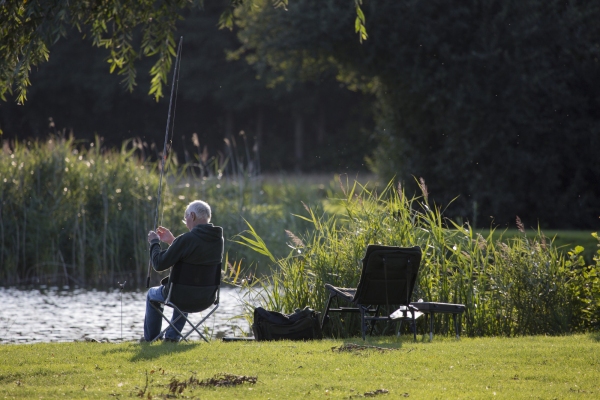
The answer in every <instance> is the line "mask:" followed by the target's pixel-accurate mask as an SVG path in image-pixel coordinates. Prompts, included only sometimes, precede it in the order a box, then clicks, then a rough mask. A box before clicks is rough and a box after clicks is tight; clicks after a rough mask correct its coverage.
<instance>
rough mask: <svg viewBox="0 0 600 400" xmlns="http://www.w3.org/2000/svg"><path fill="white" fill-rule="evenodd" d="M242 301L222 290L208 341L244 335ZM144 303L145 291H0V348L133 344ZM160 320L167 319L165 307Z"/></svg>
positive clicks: (140, 328) (237, 294)
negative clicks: (89, 341) (93, 342)
mask: <svg viewBox="0 0 600 400" xmlns="http://www.w3.org/2000/svg"><path fill="white" fill-rule="evenodd" d="M121 296H122V298H121ZM242 296H243V293H241V292H240V291H239V290H238V289H234V288H229V287H222V288H221V297H220V304H219V309H218V310H217V311H216V312H215V313H214V314H213V316H211V317H210V318H209V320H208V323H207V324H206V326H207V327H208V328H209V331H212V337H213V338H215V337H223V336H242V333H241V332H242V331H244V332H249V326H248V323H247V322H246V321H245V320H244V319H241V318H235V317H236V316H239V315H241V314H242V312H243V305H242V301H241V298H242ZM121 300H122V301H121ZM145 300H146V291H138V292H123V293H122V294H121V293H120V292H119V291H118V290H115V291H101V290H85V289H74V290H62V289H59V288H55V287H52V288H47V289H33V290H21V289H15V288H0V304H2V312H1V314H0V343H39V342H65V341H74V340H86V339H96V340H109V341H120V340H137V339H139V338H140V337H141V336H142V335H143V331H144V312H145ZM121 307H122V309H121ZM165 314H166V315H167V316H170V309H169V308H168V307H167V308H166V312H165ZM121 318H122V324H121ZM190 319H192V321H194V320H196V321H197V320H199V319H198V316H197V315H195V316H194V315H193V316H192V317H191V318H190ZM166 325H167V323H166V322H164V323H163V328H164V327H166ZM192 337H193V338H194V340H196V339H198V335H197V334H194V335H192Z"/></svg>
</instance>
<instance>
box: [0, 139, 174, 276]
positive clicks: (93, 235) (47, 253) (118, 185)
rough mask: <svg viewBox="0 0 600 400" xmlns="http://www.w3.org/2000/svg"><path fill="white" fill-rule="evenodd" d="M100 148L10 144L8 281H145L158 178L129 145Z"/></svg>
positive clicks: (1, 191)
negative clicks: (131, 278) (130, 276)
mask: <svg viewBox="0 0 600 400" xmlns="http://www.w3.org/2000/svg"><path fill="white" fill-rule="evenodd" d="M100 147H101V146H100V140H96V142H95V143H91V144H90V145H89V146H84V145H83V144H81V143H76V142H75V140H74V139H72V138H64V137H60V136H55V137H52V138H50V139H48V140H47V141H44V142H33V143H30V144H28V145H24V144H21V143H18V142H17V143H14V144H13V146H12V148H11V147H9V146H8V145H6V144H5V146H4V148H3V154H2V158H1V159H0V242H1V250H0V265H2V267H1V268H0V277H1V279H2V281H3V282H5V283H6V284H19V283H35V282H40V281H44V280H52V281H57V280H60V279H59V278H61V279H62V280H63V281H64V283H65V284H78V285H86V284H102V283H109V282H111V283H112V282H114V281H115V280H116V279H118V278H119V277H120V276H122V275H123V274H125V273H128V274H131V273H132V271H131V270H129V269H130V268H131V267H133V274H134V275H135V276H136V277H137V278H138V279H139V278H140V277H141V276H142V275H143V265H144V262H145V260H146V256H145V254H146V251H142V250H140V249H144V246H143V243H144V240H145V235H144V230H145V228H146V227H148V226H150V225H151V221H152V214H153V213H152V209H153V198H154V196H155V193H156V188H157V185H158V178H157V175H156V174H155V173H153V171H152V170H151V169H152V168H151V167H150V166H149V165H147V164H144V163H141V162H139V161H138V160H137V158H136V157H134V156H133V152H134V150H135V149H134V148H131V147H130V146H128V142H126V143H124V145H123V147H122V148H121V150H120V151H103V150H101V148H100ZM166 198H167V199H169V193H167V194H166ZM167 203H168V201H167ZM167 208H168V206H167ZM132 244H133V245H132Z"/></svg>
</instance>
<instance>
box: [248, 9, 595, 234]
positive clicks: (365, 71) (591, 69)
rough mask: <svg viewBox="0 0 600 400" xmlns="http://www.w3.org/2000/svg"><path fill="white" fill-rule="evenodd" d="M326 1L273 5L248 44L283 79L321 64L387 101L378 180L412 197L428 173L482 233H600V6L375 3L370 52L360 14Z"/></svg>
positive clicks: (379, 130)
mask: <svg viewBox="0 0 600 400" xmlns="http://www.w3.org/2000/svg"><path fill="white" fill-rule="evenodd" d="M325 3H326V6H325V5H324V3H319V4H314V3H313V2H310V1H297V2H293V3H291V4H290V6H289V11H288V12H287V13H277V12H274V11H273V10H271V9H269V8H263V9H262V10H261V13H254V14H252V15H250V16H248V17H246V18H245V21H247V22H246V23H245V25H243V28H244V29H243V30H242V32H241V35H242V37H243V38H244V40H247V41H248V43H246V44H245V47H246V49H247V51H248V52H254V53H255V55H254V57H256V58H258V59H260V60H263V62H264V64H266V66H265V67H263V68H267V69H269V70H270V71H271V73H273V74H277V75H279V76H281V77H282V79H283V80H286V79H287V78H286V76H287V74H288V71H290V70H292V71H293V70H294V69H295V66H290V62H289V61H286V62H282V60H294V59H297V58H300V59H302V60H305V59H307V56H305V55H304V54H308V55H309V57H308V58H310V57H312V58H315V59H318V60H330V61H331V63H332V64H333V65H335V66H336V68H337V69H338V71H339V75H338V78H339V79H340V80H341V81H342V82H344V83H346V84H347V85H356V86H358V87H361V88H362V89H363V91H365V92H372V93H375V95H376V99H377V100H376V102H375V103H374V115H375V118H376V124H377V127H376V129H375V137H376V138H377V142H378V146H377V149H376V151H375V152H374V153H372V154H371V155H370V156H369V158H370V160H371V165H372V167H373V168H374V170H375V171H376V172H378V173H379V174H380V175H381V176H383V177H388V178H389V177H392V176H396V177H397V178H399V179H400V181H402V182H403V183H404V184H405V185H406V186H408V187H409V188H411V190H412V189H416V182H415V180H414V179H413V176H414V177H417V178H418V177H423V178H424V179H425V180H426V181H427V185H428V188H429V193H430V196H431V197H432V198H433V199H434V200H435V201H436V202H437V203H438V204H443V205H447V204H449V203H450V201H451V200H452V199H453V198H454V197H455V196H459V197H458V198H457V199H456V200H455V201H454V202H453V203H452V204H451V205H450V207H449V209H448V210H447V215H448V214H450V215H452V216H461V217H463V218H467V219H468V220H470V222H471V223H474V224H477V225H480V226H481V225H489V224H490V222H492V221H494V223H496V224H503V225H504V224H506V223H508V222H512V221H514V218H515V215H519V216H520V217H521V219H522V220H524V221H526V223H527V224H529V225H530V226H536V225H537V223H538V222H539V223H540V225H541V226H542V227H549V226H551V227H556V228H558V227H560V228H567V227H580V228H590V229H592V228H596V227H598V225H599V224H600V204H599V202H598V198H600V185H599V184H598V182H599V180H600V162H599V161H598V157H597V155H598V150H599V149H600V136H599V133H600V112H599V111H600V97H599V96H598V92H597V88H598V87H600V63H599V61H598V58H599V57H600V25H599V24H597V23H596V21H597V20H598V18H599V17H600V5H599V4H598V3H591V2H580V1H567V2H565V1H549V2H548V1H543V2H542V1H538V0H524V1H495V0H472V1H467V2H456V1H452V2H448V1H437V0H433V1H394V2H375V1H369V2H365V7H364V10H365V14H366V16H367V31H368V33H369V39H368V40H367V41H366V42H364V43H362V44H359V43H357V41H356V40H354V41H353V40H352V35H353V32H350V31H348V30H347V29H345V27H346V26H347V24H348V23H349V22H351V21H352V19H353V12H352V10H351V8H350V7H348V4H347V3H346V2H344V1H334V0H332V1H327V2H325ZM283 27H285V29H283ZM299 54H302V56H301V57H298V55H299ZM313 64H314V63H313ZM294 75H296V73H294Z"/></svg>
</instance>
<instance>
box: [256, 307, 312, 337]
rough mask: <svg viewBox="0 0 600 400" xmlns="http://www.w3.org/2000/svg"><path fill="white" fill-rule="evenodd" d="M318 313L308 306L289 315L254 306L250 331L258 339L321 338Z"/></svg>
mask: <svg viewBox="0 0 600 400" xmlns="http://www.w3.org/2000/svg"><path fill="white" fill-rule="evenodd" d="M320 314H321V313H320V312H316V311H314V310H311V309H310V308H308V307H306V308H304V309H303V310H300V309H296V312H295V313H293V314H289V315H285V314H282V313H279V312H277V311H268V310H265V309H264V308H262V307H256V308H255V309H254V323H253V324H252V332H254V337H255V338H256V340H259V341H261V340H285V339H287V340H312V339H322V338H323V335H322V333H321V323H320V321H319V315H320Z"/></svg>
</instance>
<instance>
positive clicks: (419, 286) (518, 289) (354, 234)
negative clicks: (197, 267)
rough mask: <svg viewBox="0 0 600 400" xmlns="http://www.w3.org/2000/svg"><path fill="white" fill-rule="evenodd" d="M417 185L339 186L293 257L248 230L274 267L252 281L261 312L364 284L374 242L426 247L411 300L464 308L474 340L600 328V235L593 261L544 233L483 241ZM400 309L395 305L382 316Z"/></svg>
mask: <svg viewBox="0 0 600 400" xmlns="http://www.w3.org/2000/svg"><path fill="white" fill-rule="evenodd" d="M420 183H421V189H422V196H420V197H412V198H409V197H407V196H406V194H405V193H404V192H403V191H402V190H401V188H395V187H394V184H393V182H390V183H389V184H388V186H387V187H386V188H385V189H383V190H381V188H379V189H378V190H377V191H375V190H372V189H369V188H365V187H363V186H361V185H360V184H359V183H357V182H354V183H349V182H346V183H345V184H344V183H342V182H340V184H341V188H342V191H343V193H344V196H343V197H341V198H338V199H335V198H329V199H327V201H325V202H324V203H323V204H324V206H323V208H324V209H325V212H323V211H321V210H320V209H319V207H306V209H305V210H302V211H303V213H302V214H301V215H299V216H298V218H299V219H302V220H304V221H305V222H309V223H310V224H311V225H312V226H311V229H309V230H307V231H306V232H305V233H302V232H300V233H299V232H296V233H292V232H290V233H289V238H288V242H289V245H290V247H292V248H293V249H294V251H293V252H290V253H289V254H288V256H287V257H283V258H277V257H275V256H274V255H272V254H271V253H272V252H269V248H268V245H266V244H265V243H264V241H262V240H261V231H260V230H259V229H255V228H254V227H252V226H249V229H248V230H247V231H246V232H244V233H242V234H240V235H239V236H238V238H239V242H240V243H243V244H245V245H246V246H248V247H249V248H252V249H254V250H256V251H257V252H258V253H261V254H265V255H269V258H270V260H271V262H272V266H273V268H272V271H271V274H270V275H268V276H265V277H263V278H262V279H260V280H258V281H256V282H254V283H253V285H255V286H257V287H259V288H260V291H259V297H257V298H258V300H259V301H260V302H261V304H259V305H261V306H263V307H264V308H267V309H270V310H276V311H282V312H284V313H291V312H293V311H294V309H296V308H302V307H304V306H309V307H311V308H313V309H316V310H322V309H323V308H324V304H325V301H326V300H327V298H328V293H327V291H326V290H325V289H324V287H325V284H327V283H329V284H332V285H334V286H338V287H357V284H358V280H359V278H360V273H361V270H362V262H361V259H362V257H363V255H364V252H365V248H366V247H367V245H369V244H381V245H388V246H390V245H391V246H397V245H402V246H405V247H411V246H419V247H420V248H421V250H422V251H423V257H422V260H421V266H420V269H419V276H418V279H417V282H416V285H415V290H414V292H413V298H412V300H413V301H416V300H417V299H419V298H422V299H424V300H425V301H437V302H443V303H458V304H464V305H465V306H466V311H465V315H464V319H463V329H464V332H465V334H466V335H467V336H470V337H473V336H524V335H540V334H553V335H556V334H566V333H575V332H586V331H590V330H593V329H598V328H599V327H600V249H599V248H600V242H599V240H600V239H599V237H598V236H597V234H596V233H594V234H592V235H594V236H592V235H590V238H592V239H593V240H595V241H596V245H595V250H596V255H595V257H593V259H592V263H586V261H585V260H584V258H583V255H582V252H583V251H584V249H583V247H581V246H575V247H574V248H573V249H572V250H570V251H568V252H566V253H565V252H561V251H559V250H558V249H557V247H556V245H555V244H554V243H553V241H552V239H551V238H548V237H547V236H546V235H545V234H544V233H543V232H541V231H535V232H527V231H525V234H521V235H515V236H512V237H509V236H508V235H507V236H505V237H501V239H502V240H499V239H497V238H496V236H495V235H496V230H494V229H490V230H489V231H488V232H486V233H484V234H481V233H479V232H477V231H476V230H474V229H473V228H472V227H470V226H469V225H468V224H463V225H459V224H458V223H456V222H454V221H452V220H450V219H447V218H445V217H444V216H443V214H442V210H441V209H440V208H439V207H438V206H436V205H435V204H431V203H430V202H429V201H428V196H427V187H426V186H425V182H424V181H421V182H420ZM521 230H523V227H521ZM252 306H255V304H251V305H249V307H248V311H251V310H252ZM395 309H396V308H394V307H393V305H390V307H388V308H387V310H384V311H382V313H383V314H386V312H387V313H388V314H389V313H391V312H393V311H394V310H395ZM436 320H438V322H437V323H436V329H439V330H441V331H442V332H444V331H448V330H449V329H452V327H451V326H450V322H449V321H450V320H449V318H447V316H443V315H440V316H436ZM358 328H359V327H358V326H357V325H352V324H349V323H346V322H343V321H339V320H338V319H332V324H329V325H328V327H327V330H326V332H325V334H327V335H330V336H334V337H345V336H352V335H355V334H356V331H357V330H358ZM329 330H331V331H329ZM380 333H385V332H380Z"/></svg>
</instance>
